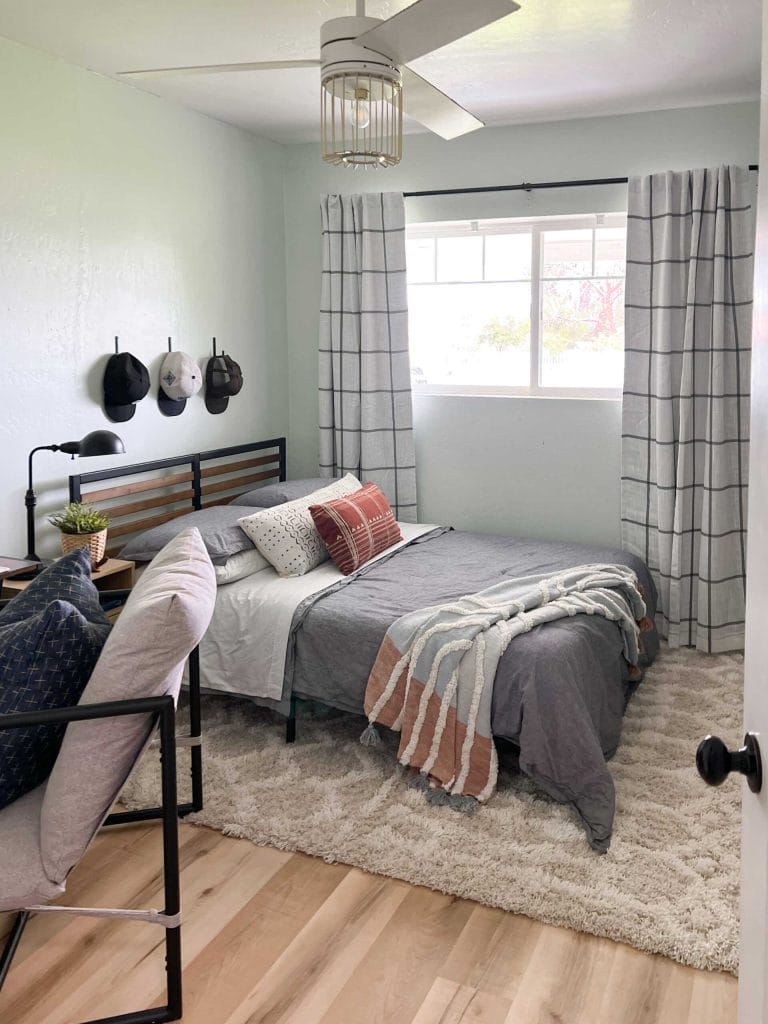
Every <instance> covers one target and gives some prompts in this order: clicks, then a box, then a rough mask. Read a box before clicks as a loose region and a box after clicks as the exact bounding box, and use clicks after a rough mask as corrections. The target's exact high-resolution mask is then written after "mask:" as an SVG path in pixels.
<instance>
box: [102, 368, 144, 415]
mask: <svg viewBox="0 0 768 1024" xmlns="http://www.w3.org/2000/svg"><path fill="white" fill-rule="evenodd" d="M148 391H149V371H148V370H147V368H146V366H145V365H144V364H143V363H142V362H141V360H139V359H137V358H136V356H132V355H131V353H130V352H118V353H117V354H116V355H113V356H110V357H109V359H108V360H107V365H106V367H105V369H104V410H105V412H106V414H107V416H109V418H110V419H111V420H112V421H113V422H114V423H124V422H125V421H126V420H129V419H130V418H131V417H132V416H133V414H134V413H135V412H136V406H135V404H134V403H135V402H140V401H141V399H142V398H144V397H145V395H146V394H147V392H148Z"/></svg>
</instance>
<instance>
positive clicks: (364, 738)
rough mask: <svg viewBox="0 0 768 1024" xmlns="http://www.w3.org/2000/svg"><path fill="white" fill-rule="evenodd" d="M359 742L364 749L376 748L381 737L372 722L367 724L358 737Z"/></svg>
mask: <svg viewBox="0 0 768 1024" xmlns="http://www.w3.org/2000/svg"><path fill="white" fill-rule="evenodd" d="M360 742H361V743H362V745H363V746H364V747H378V745H379V744H380V743H381V737H380V736H379V732H378V730H377V728H376V726H375V725H374V724H373V722H369V723H368V725H367V726H366V727H365V729H363V731H362V733H361V735H360Z"/></svg>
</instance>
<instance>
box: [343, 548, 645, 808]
mask: <svg viewBox="0 0 768 1024" xmlns="http://www.w3.org/2000/svg"><path fill="white" fill-rule="evenodd" d="M645 612H646V610H645V603H644V601H643V598H642V595H641V592H640V589H639V587H638V582H637V577H636V576H635V574H634V573H633V572H632V571H631V570H630V569H629V568H628V567H627V566H624V565H581V566H577V567H576V568H573V569H568V570H566V571H564V572H560V573H557V574H555V575H551V576H547V575H538V576H526V577H523V578H520V579H514V580H509V581H505V582H503V583H498V584H496V585H495V586H493V587H489V588H488V589H486V590H481V591H480V592H479V593H477V594H474V595H472V596H468V597H462V598H460V599H459V600H457V601H455V602H452V603H450V604H444V605H438V606H434V607H431V608H422V609H420V610H418V611H415V612H410V613H409V614H407V615H403V616H401V618H399V619H398V620H397V621H396V622H395V623H393V625H392V626H390V628H389V629H388V630H387V633H386V636H385V637H384V639H383V641H382V643H381V647H380V648H379V653H378V655H377V657H376V662H375V664H374V666H373V669H372V671H371V674H370V677H369V679H368V686H367V688H366V692H365V712H366V714H367V716H368V721H369V726H368V728H367V729H366V731H365V732H364V733H363V736H362V737H361V741H362V742H363V743H366V742H375V738H376V733H375V729H374V728H373V726H374V723H377V722H378V723H381V724H382V725H385V726H388V727H389V728H391V729H394V730H396V731H398V732H400V734H401V735H400V746H399V750H398V758H399V760H400V763H401V764H403V765H405V766H407V767H409V768H412V769H414V770H416V769H417V770H418V772H419V773H420V774H419V775H416V776H415V777H414V781H416V782H420V783H421V784H423V785H424V787H425V788H429V789H431V790H432V795H433V796H438V797H440V798H441V800H445V801H448V802H450V803H451V804H453V805H454V806H456V807H459V808H463V809H467V810H470V809H471V808H472V807H473V806H475V802H476V801H480V802H484V801H486V800H488V799H489V798H490V797H491V796H492V795H493V793H494V790H495V788H496V776H497V770H498V763H497V757H496V748H495V746H494V743H493V738H492V735H491V701H492V695H493V683H494V679H495V676H496V669H497V666H498V664H499V660H500V658H501V656H502V654H503V653H504V651H505V650H506V648H507V646H508V644H509V643H510V641H511V640H513V638H514V637H516V636H518V635H519V634H521V633H527V632H528V631H529V630H531V629H533V627H534V626H538V625H540V624H541V623H544V622H552V621H554V620H555V619H562V618H565V617H566V616H570V615H582V614H583V615H601V616H604V617H605V618H606V619H610V620H611V621H614V622H616V624H617V625H618V627H619V629H620V630H621V633H622V637H623V643H624V657H625V659H626V661H627V662H628V664H629V665H630V666H631V668H630V674H631V675H634V676H635V677H637V676H639V675H640V669H639V668H638V667H637V664H638V658H639V653H640V645H639V634H640V632H641V631H644V630H645V629H646V628H647V629H650V628H651V622H650V620H649V619H647V618H646V617H645Z"/></svg>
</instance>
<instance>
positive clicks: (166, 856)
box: [0, 696, 182, 1024]
mask: <svg viewBox="0 0 768 1024" xmlns="http://www.w3.org/2000/svg"><path fill="white" fill-rule="evenodd" d="M147 713H150V714H152V715H153V716H154V718H155V724H156V723H157V720H159V724H160V762H161V778H162V804H161V807H160V808H159V810H160V815H159V816H160V817H161V818H162V823H163V889H164V907H163V910H162V911H161V912H159V913H158V912H156V911H132V910H117V911H106V912H105V911H104V910H93V909H90V908H81V907H60V906H57V905H53V906H34V907H29V908H26V909H24V910H21V911H20V912H19V913H18V914H17V916H16V920H15V922H14V925H13V928H12V929H11V933H10V935H9V937H8V939H7V941H6V944H5V947H4V949H3V951H2V954H0V989H2V987H3V984H4V982H5V980H6V978H7V976H8V972H9V970H10V967H11V962H12V960H13V958H14V955H15V953H16V951H17V949H18V947H19V942H20V940H21V936H22V933H23V932H24V929H25V927H26V925H27V922H28V921H29V919H30V917H31V915H32V914H38V913H46V912H58V913H67V912H69V913H73V914H77V915H83V916H91V917H102V916H110V917H124V918H126V919H128V920H131V919H133V920H140V921H145V922H146V921H149V922H150V923H152V924H158V925H160V926H161V927H163V928H164V929H165V972H166V989H167V1000H166V1004H165V1005H164V1006H158V1007H154V1008H152V1009H148V1010H136V1011H134V1012H132V1013H122V1014H118V1015H117V1016H112V1017H100V1018H98V1019H96V1020H92V1021H88V1022H87V1024H165V1022H167V1021H175V1020H179V1019H180V1017H181V1014H182V967H181V892H180V889H181V886H180V878H179V835H178V828H179V823H178V807H177V798H176V706H175V702H174V700H173V697H171V696H167V697H140V698H135V699H133V700H121V701H110V702H106V703H101V704H81V705H77V706H76V707H70V708H57V709H55V710H51V711H27V712H22V713H19V714H11V715H0V730H3V729H22V728H27V727H29V726H36V725H55V724H62V723H68V722H82V721H92V720H94V719H100V718H113V717H118V716H124V715H137V714H147ZM153 730H154V725H153ZM115 819H118V820H121V819H120V816H119V815H111V816H110V817H109V818H107V819H106V822H105V824H112V823H115ZM122 820H124V819H122ZM132 820H140V819H135V818H134V819H132Z"/></svg>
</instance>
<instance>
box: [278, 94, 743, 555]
mask: <svg viewBox="0 0 768 1024" xmlns="http://www.w3.org/2000/svg"><path fill="white" fill-rule="evenodd" d="M758 121H759V111H758V105H757V104H756V103H745V104H737V105H732V106H719V107H697V108H695V109H686V110H668V111H662V112H657V113H649V114H631V115H626V116H623V117H604V118H594V119H590V120H583V121H563V122H558V123H548V124H539V125H523V126H516V127H511V128H497V129H485V130H483V131H481V132H477V133H475V134H472V135H468V136H465V137H464V138H463V139H457V140H455V141H454V142H451V143H446V142H443V141H442V140H440V139H438V138H436V137H435V136H431V135H419V136H410V137H408V138H406V140H405V156H404V159H403V162H402V164H401V165H400V166H399V167H397V168H394V169H391V170H387V171H381V172H375V171H372V172H368V173H364V172H353V171H351V170H349V169H339V168H330V167H326V166H324V165H323V164H322V163H321V161H320V159H319V155H318V153H317V147H315V146H293V147H290V148H289V149H288V165H287V171H286V190H285V212H286V259H287V287H288V320H287V327H288V357H289V381H290V396H291V402H290V413H291V416H290V432H289V445H288V451H289V465H290V468H291V470H292V472H293V473H294V475H298V474H302V475H303V474H305V473H306V474H311V475H314V473H315V470H316V468H317V400H316V389H317V354H316V353H317V308H318V301H319V286H320V252H321V249H320V219H319V209H318V204H319V199H320V196H321V194H322V193H324V192H355V191H365V190H380V189H402V190H403V191H418V190H422V189H434V188H455V187H461V186H474V185H493V184H499V183H503V182H515V181H521V180H524V181H552V180H564V179H573V178H593V177H613V176H620V175H626V174H642V173H647V172H650V171H658V170H663V169H665V168H686V167H701V166H711V165H716V164H719V163H723V162H725V163H730V162H733V163H753V162H755V161H756V158H757V147H758ZM624 204H625V189H624V188H623V187H618V188H616V187H614V188H609V189H604V188H600V189H595V188H592V189H569V190H558V191H547V192H544V191H541V192H536V193H532V194H525V193H512V194H506V195H504V194H495V195H486V196H462V197H454V198H446V199H440V200H437V199H414V200H409V201H408V204H407V212H408V217H409V219H410V220H411V221H418V220H433V219H441V218H442V219H446V220H447V219H457V218H471V217H487V216H525V215H536V214H539V215H547V214H555V213H579V212H584V211H594V212H600V211H609V210H619V209H626V206H625V205H624ZM414 413H415V423H416V448H417V460H418V482H419V501H420V516H421V518H422V519H424V520H427V521H430V522H447V523H453V524H455V525H457V526H461V527H463V528H477V529H479V530H484V531H488V532H509V531H513V532H517V533H521V534H527V535H529V536H537V537H562V538H574V539H583V540H600V539H602V540H605V541H609V542H617V541H618V538H619V476H620V468H619V456H620V405H619V403H618V402H610V401H594V402H591V401H590V402H586V401H580V400H575V399H564V400H556V399H534V398H459V397H453V396H452V397H440V398H437V397H434V398H427V397H417V398H415V400H414Z"/></svg>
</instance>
